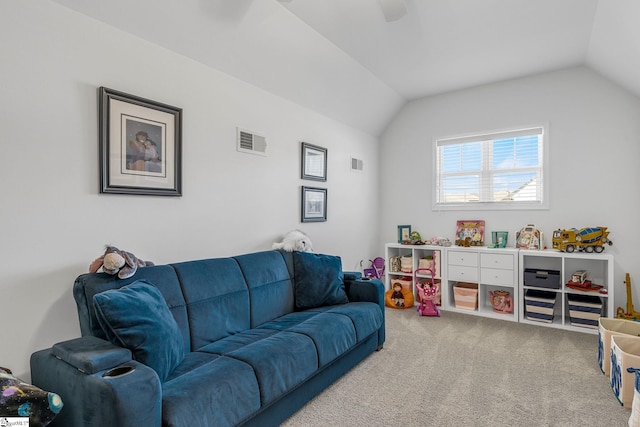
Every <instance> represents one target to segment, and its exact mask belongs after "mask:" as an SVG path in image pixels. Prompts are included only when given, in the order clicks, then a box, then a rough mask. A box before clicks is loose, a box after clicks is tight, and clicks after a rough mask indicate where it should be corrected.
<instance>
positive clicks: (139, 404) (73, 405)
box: [31, 337, 162, 427]
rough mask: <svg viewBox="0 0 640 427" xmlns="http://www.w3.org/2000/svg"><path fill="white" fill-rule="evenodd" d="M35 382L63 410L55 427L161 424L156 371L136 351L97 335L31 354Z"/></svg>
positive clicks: (160, 395)
mask: <svg viewBox="0 0 640 427" xmlns="http://www.w3.org/2000/svg"><path fill="white" fill-rule="evenodd" d="M31 381H32V383H33V384H34V385H36V386H38V387H41V388H44V389H45V390H50V391H53V392H55V393H57V394H58V395H59V396H60V397H61V399H62V402H63V404H64V407H63V408H62V410H61V411H60V413H59V414H58V416H57V417H56V419H55V420H54V422H53V423H52V424H51V425H52V426H69V427H73V426H78V427H79V426H96V427H97V426H131V427H134V426H143V425H144V426H147V425H148V426H159V425H161V423H162V391H161V385H160V379H159V378H158V375H157V374H156V372H155V371H154V370H153V369H151V368H149V367H148V366H145V365H143V364H141V363H139V362H136V361H135V360H132V358H131V352H130V351H129V350H126V349H123V348H121V347H118V346H115V345H113V344H111V343H109V342H108V341H104V340H101V339H99V338H95V337H83V338H77V339H74V340H70V341H65V342H61V343H58V344H56V345H54V346H53V347H52V348H49V349H46V350H41V351H37V352H35V353H33V354H32V355H31Z"/></svg>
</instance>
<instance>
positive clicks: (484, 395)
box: [282, 309, 630, 427]
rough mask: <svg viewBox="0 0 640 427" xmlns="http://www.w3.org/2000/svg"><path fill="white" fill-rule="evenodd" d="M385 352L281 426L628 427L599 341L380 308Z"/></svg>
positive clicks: (454, 315) (492, 322) (533, 328)
mask: <svg viewBox="0 0 640 427" xmlns="http://www.w3.org/2000/svg"><path fill="white" fill-rule="evenodd" d="M386 316H387V341H386V343H385V346H384V349H383V350H382V351H380V352H376V353H374V354H372V355H371V356H369V357H368V358H367V359H366V360H364V361H363V362H361V363H360V364H359V365H358V366H357V367H355V368H354V369H353V370H351V371H350V372H349V373H348V374H347V375H345V376H344V377H342V378H341V379H339V380H338V381H337V382H336V383H334V384H333V385H332V386H331V387H330V388H328V389H327V390H325V391H324V392H323V393H322V394H321V395H319V396H317V397H316V398H315V399H314V400H312V401H311V402H309V403H308V404H307V405H306V406H305V407H304V408H302V409H301V410H300V411H298V412H297V413H296V414H294V415H293V416H292V417H291V418H289V419H288V420H287V421H286V422H285V423H283V424H282V425H283V426H284V427H300V426H304V427H314V426H318V427H320V426H322V427H327V426H332V427H341V426H491V427H497V426H509V427H511V426H520V427H528V426H531V427H534V426H535V427H541V426H576V427H584V426H593V427H617V426H620V427H622V426H626V425H627V420H628V419H629V415H630V410H628V409H625V408H623V407H621V406H620V405H619V403H618V401H617V400H616V398H615V397H614V395H613V392H612V391H611V387H610V385H609V381H608V379H607V378H606V377H605V376H604V375H603V374H602V373H601V372H600V369H599V367H598V363H597V335H592V334H586V333H580V332H570V331H564V330H558V329H552V328H545V327H541V326H535V325H524V324H519V323H514V322H507V321H501V320H495V319H487V318H482V317H477V316H471V315H464V314H458V313H452V312H443V313H442V317H440V318H435V317H419V316H418V315H417V313H416V312H415V310H412V309H410V310H394V309H387V311H386Z"/></svg>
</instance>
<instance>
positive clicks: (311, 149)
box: [300, 142, 328, 181]
mask: <svg viewBox="0 0 640 427" xmlns="http://www.w3.org/2000/svg"><path fill="white" fill-rule="evenodd" d="M301 152H302V157H301V165H300V177H301V178H302V179H308V180H312V181H326V180H327V154H328V150H327V149H326V148H324V147H320V146H318V145H313V144H309V143H308V142H302V145H301Z"/></svg>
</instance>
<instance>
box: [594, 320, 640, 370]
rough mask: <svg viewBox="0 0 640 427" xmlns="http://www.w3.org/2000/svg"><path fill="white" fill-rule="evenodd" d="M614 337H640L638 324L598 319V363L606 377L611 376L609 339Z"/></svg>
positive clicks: (630, 321) (628, 321) (627, 321)
mask: <svg viewBox="0 0 640 427" xmlns="http://www.w3.org/2000/svg"><path fill="white" fill-rule="evenodd" d="M614 335H629V336H636V337H639V336H640V322H634V321H632V320H626V319H609V318H606V317H601V318H600V319H598V363H600V370H601V371H602V373H603V374H605V375H606V376H607V377H609V376H610V375H611V337H612V336H614Z"/></svg>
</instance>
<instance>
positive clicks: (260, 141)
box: [238, 128, 267, 156]
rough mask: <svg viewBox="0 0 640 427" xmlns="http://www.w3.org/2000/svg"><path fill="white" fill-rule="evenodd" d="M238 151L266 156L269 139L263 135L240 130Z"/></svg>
mask: <svg viewBox="0 0 640 427" xmlns="http://www.w3.org/2000/svg"><path fill="white" fill-rule="evenodd" d="M238 151H240V152H242V153H249V154H259V155H261V156H266V155H267V139H266V138H265V137H264V136H262V135H258V134H256V133H254V132H251V131H247V130H244V129H240V128H238Z"/></svg>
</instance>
